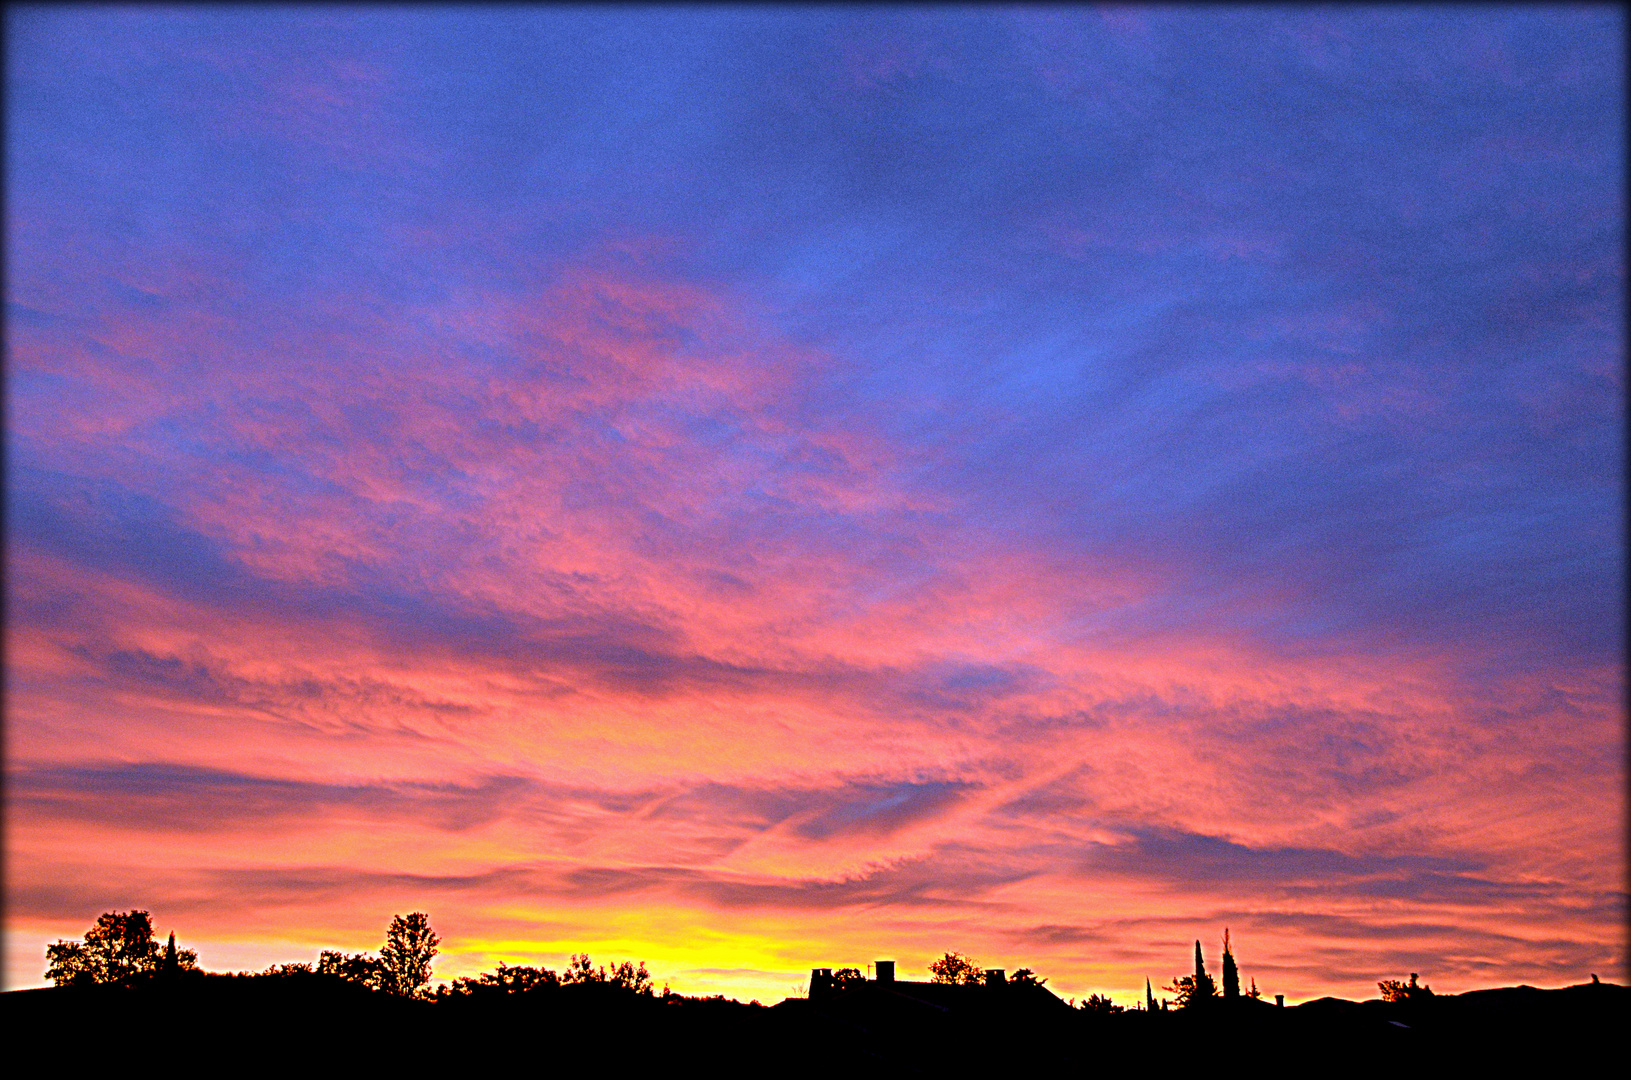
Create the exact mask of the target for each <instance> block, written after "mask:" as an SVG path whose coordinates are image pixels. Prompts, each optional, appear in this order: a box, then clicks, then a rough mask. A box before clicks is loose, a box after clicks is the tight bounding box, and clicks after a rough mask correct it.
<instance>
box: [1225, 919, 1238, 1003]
mask: <svg viewBox="0 0 1631 1080" xmlns="http://www.w3.org/2000/svg"><path fill="white" fill-rule="evenodd" d="M1239 996H1240V971H1239V969H1237V968H1236V967H1235V954H1234V953H1233V952H1231V951H1230V950H1229V928H1228V927H1227V926H1226V927H1224V928H1223V997H1224V1000H1225V1001H1228V1000H1232V999H1234V998H1237V997H1239Z"/></svg>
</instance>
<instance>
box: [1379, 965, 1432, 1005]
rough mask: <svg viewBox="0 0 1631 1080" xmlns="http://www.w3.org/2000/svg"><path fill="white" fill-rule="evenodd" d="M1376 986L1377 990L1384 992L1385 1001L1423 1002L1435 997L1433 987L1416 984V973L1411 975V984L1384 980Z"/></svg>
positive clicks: (1395, 980) (1383, 998)
mask: <svg viewBox="0 0 1631 1080" xmlns="http://www.w3.org/2000/svg"><path fill="white" fill-rule="evenodd" d="M1376 986H1377V989H1379V990H1381V991H1382V1000H1383V1001H1423V1000H1425V999H1427V998H1430V997H1432V996H1433V988H1432V987H1430V986H1428V985H1427V984H1426V983H1422V984H1421V985H1419V986H1418V985H1417V984H1416V973H1415V972H1414V971H1412V972H1411V973H1410V982H1409V983H1408V984H1406V983H1402V982H1400V981H1399V980H1398V979H1383V980H1382V981H1381V982H1379V983H1377V984H1376Z"/></svg>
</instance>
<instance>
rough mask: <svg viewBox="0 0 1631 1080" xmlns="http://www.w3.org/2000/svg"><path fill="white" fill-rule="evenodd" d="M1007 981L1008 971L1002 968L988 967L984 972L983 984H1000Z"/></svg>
mask: <svg viewBox="0 0 1631 1080" xmlns="http://www.w3.org/2000/svg"><path fill="white" fill-rule="evenodd" d="M1007 981H1008V973H1007V972H1006V971H1004V970H1003V969H1002V968H988V969H987V970H986V973H985V985H987V986H1001V985H1002V984H1003V983H1005V982H1007Z"/></svg>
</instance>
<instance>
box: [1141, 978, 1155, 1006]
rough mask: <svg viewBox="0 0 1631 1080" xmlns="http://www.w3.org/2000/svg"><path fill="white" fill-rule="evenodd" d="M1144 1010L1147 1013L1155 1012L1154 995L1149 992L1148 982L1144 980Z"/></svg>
mask: <svg viewBox="0 0 1631 1080" xmlns="http://www.w3.org/2000/svg"><path fill="white" fill-rule="evenodd" d="M1144 1008H1145V1010H1146V1011H1148V1012H1154V1011H1155V994H1154V993H1153V992H1152V991H1151V990H1150V980H1149V979H1148V978H1146V979H1145V980H1144Z"/></svg>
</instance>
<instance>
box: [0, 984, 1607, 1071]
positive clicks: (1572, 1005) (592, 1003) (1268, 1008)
mask: <svg viewBox="0 0 1631 1080" xmlns="http://www.w3.org/2000/svg"><path fill="white" fill-rule="evenodd" d="M870 985H874V986H875V985H876V984H870ZM0 1001H3V1002H4V1004H5V1010H4V1019H5V1021H6V1027H7V1029H8V1031H9V1032H10V1033H11V1037H10V1041H11V1043H12V1045H13V1047H14V1048H17V1049H21V1048H22V1047H25V1046H36V1047H41V1048H45V1049H46V1050H47V1053H49V1054H51V1055H52V1056H53V1057H54V1058H55V1059H56V1060H58V1061H59V1062H61V1063H64V1064H66V1063H68V1062H72V1064H73V1065H74V1069H73V1071H74V1072H75V1073H76V1074H79V1073H83V1072H87V1071H90V1070H93V1069H98V1068H114V1069H120V1070H124V1069H129V1068H132V1067H134V1068H137V1069H141V1070H143V1071H145V1067H149V1066H153V1065H162V1066H163V1068H164V1070H165V1071H174V1072H180V1073H184V1074H204V1073H243V1072H250V1073H254V1074H257V1075H258V1074H261V1073H264V1072H273V1071H276V1072H287V1073H291V1074H305V1075H309V1074H314V1073H315V1074H317V1075H325V1076H327V1075H335V1074H341V1073H359V1074H362V1075H368V1076H373V1075H378V1074H381V1073H383V1072H384V1071H385V1070H392V1071H398V1070H402V1071H407V1072H411V1073H415V1074H423V1073H425V1072H427V1071H429V1070H438V1069H444V1068H451V1069H456V1070H458V1071H459V1072H460V1073H461V1074H469V1073H474V1074H482V1073H485V1072H487V1071H489V1070H492V1069H495V1068H496V1069H501V1070H504V1071H506V1072H509V1071H511V1070H524V1071H525V1072H526V1074H527V1075H540V1074H550V1073H557V1072H561V1073H572V1072H578V1071H583V1070H588V1071H591V1072H595V1073H600V1072H616V1073H622V1072H624V1071H628V1072H631V1073H633V1074H635V1075H640V1076H644V1075H656V1074H659V1073H660V1072H663V1071H667V1070H670V1069H677V1070H684V1071H686V1072H689V1071H693V1070H706V1071H707V1072H709V1073H713V1074H717V1075H732V1076H736V1075H741V1076H747V1075H755V1076H767V1077H772V1078H777V1077H786V1076H800V1077H802V1076H817V1075H820V1076H824V1077H825V1076H846V1075H863V1076H873V1075H887V1076H897V1075H898V1076H937V1077H938V1076H957V1077H969V1076H978V1075H979V1074H986V1075H1000V1076H1004V1077H1011V1076H1031V1075H1035V1074H1037V1073H1039V1072H1045V1073H1046V1074H1048V1075H1063V1076H1085V1075H1097V1074H1101V1073H1106V1072H1120V1073H1123V1074H1124V1075H1126V1074H1147V1073H1150V1072H1157V1073H1159V1072H1164V1071H1166V1070H1170V1069H1181V1070H1188V1069H1194V1068H1199V1069H1203V1070H1205V1071H1207V1072H1209V1073H1214V1072H1215V1073H1221V1074H1223V1075H1235V1074H1236V1073H1239V1074H1242V1075H1244V1074H1252V1075H1259V1076H1269V1075H1274V1074H1278V1073H1282V1072H1284V1073H1290V1074H1293V1075H1306V1074H1314V1075H1362V1074H1374V1073H1375V1072H1376V1071H1377V1070H1381V1069H1388V1070H1407V1071H1409V1072H1421V1071H1427V1072H1438V1071H1443V1072H1444V1073H1445V1074H1446V1075H1449V1076H1459V1075H1465V1074H1466V1073H1467V1071H1468V1070H1469V1069H1475V1068H1476V1069H1479V1070H1481V1071H1486V1072H1489V1073H1491V1074H1492V1075H1515V1074H1517V1073H1519V1072H1528V1071H1530V1070H1531V1069H1534V1068H1544V1069H1546V1070H1547V1072H1548V1073H1550V1072H1552V1071H1554V1070H1562V1069H1570V1068H1584V1067H1585V1066H1586V1065H1587V1064H1588V1063H1589V1064H1592V1065H1595V1064H1596V1063H1597V1062H1599V1061H1612V1060H1616V1059H1618V1058H1619V1056H1620V1052H1621V1050H1622V1049H1623V1046H1624V1040H1625V1034H1626V1032H1627V1030H1628V1029H1627V1024H1626V1021H1627V1018H1628V1016H1631V1009H1628V1006H1631V991H1628V990H1627V988H1626V987H1623V986H1617V985H1613V984H1609V983H1603V984H1600V985H1593V984H1585V985H1581V986H1570V987H1566V988H1564V989H1560V990H1537V989H1534V988H1533V987H1527V986H1520V987H1511V988H1506V989H1499V990H1479V991H1474V992H1472V993H1467V994H1459V995H1441V996H1439V997H1436V998H1432V999H1430V1000H1427V1001H1422V1002H1412V1003H1391V1004H1390V1003H1385V1002H1381V1001H1366V1002H1351V1001H1340V1000H1337V999H1333V998H1322V999H1320V1000H1318V1001H1312V1002H1307V1003H1305V1004H1303V1005H1299V1006H1293V1007H1288V1008H1276V1007H1274V1006H1272V1005H1266V1004H1263V1003H1260V1002H1255V1001H1245V1000H1242V1001H1236V1002H1230V1003H1228V1005H1223V1004H1221V1003H1220V1004H1219V1005H1217V1006H1215V1007H1213V1008H1210V1009H1205V1010H1189V1011H1185V1012H1174V1013H1154V1014H1151V1013H1143V1012H1126V1013H1119V1014H1115V1015H1108V1016H1106V1015H1098V1014H1089V1013H1085V1012H1081V1011H1077V1010H1072V1009H1068V1008H1065V1007H1064V1006H1062V1005H1060V1006H1059V1007H1057V1008H1051V1009H1038V1008H1034V1007H1031V1006H1030V1005H1029V1004H1027V1005H1025V1006H1024V1007H1020V1006H1018V1005H1015V1006H1014V1007H1003V1005H1002V1004H1001V1003H1000V1002H999V1003H995V1004H992V1005H991V1006H989V1007H985V1006H982V1007H978V1008H961V1009H939V1008H936V1007H934V1006H928V1005H924V1004H923V1003H921V1002H916V1001H912V1000H910V999H907V998H904V997H901V996H900V995H898V994H897V995H890V994H888V993H886V992H879V991H872V992H868V993H866V994H858V995H838V996H835V997H832V998H829V999H828V1000H825V1001H818V1002H817V1001H806V1000H792V1001H786V1002H783V1003H782V1004H780V1005H777V1006H775V1007H772V1008H766V1007H763V1006H759V1005H744V1004H740V1003H737V1002H734V1001H727V1000H721V999H698V998H684V997H678V996H670V997H668V998H666V999H665V998H660V997H640V996H636V995H633V994H630V993H627V992H622V991H620V990H619V989H618V988H616V987H608V986H594V985H589V986H568V987H554V988H548V990H547V992H532V993H526V994H514V995H507V994H494V995H489V996H475V997H468V998H460V999H450V1000H444V1001H437V1002H424V1001H408V1000H403V999H400V998H392V997H388V996H386V995H384V994H380V993H376V992H374V991H371V990H367V989H364V988H363V987H361V986H358V985H355V984H351V983H345V982H341V981H339V980H337V979H331V978H327V977H323V976H310V977H305V978H265V977H244V976H230V975H195V976H193V977H190V978H185V979H179V980H175V981H172V982H169V983H165V982H162V981H157V980H154V981H150V982H147V983H144V984H141V985H137V986H133V987H117V986H93V987H83V988H74V987H68V988H61V989H45V990H22V991H14V992H12V993H7V994H5V995H3V996H0ZM1605 1055H1606V1056H1605ZM1593 1071H1595V1070H1593Z"/></svg>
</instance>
